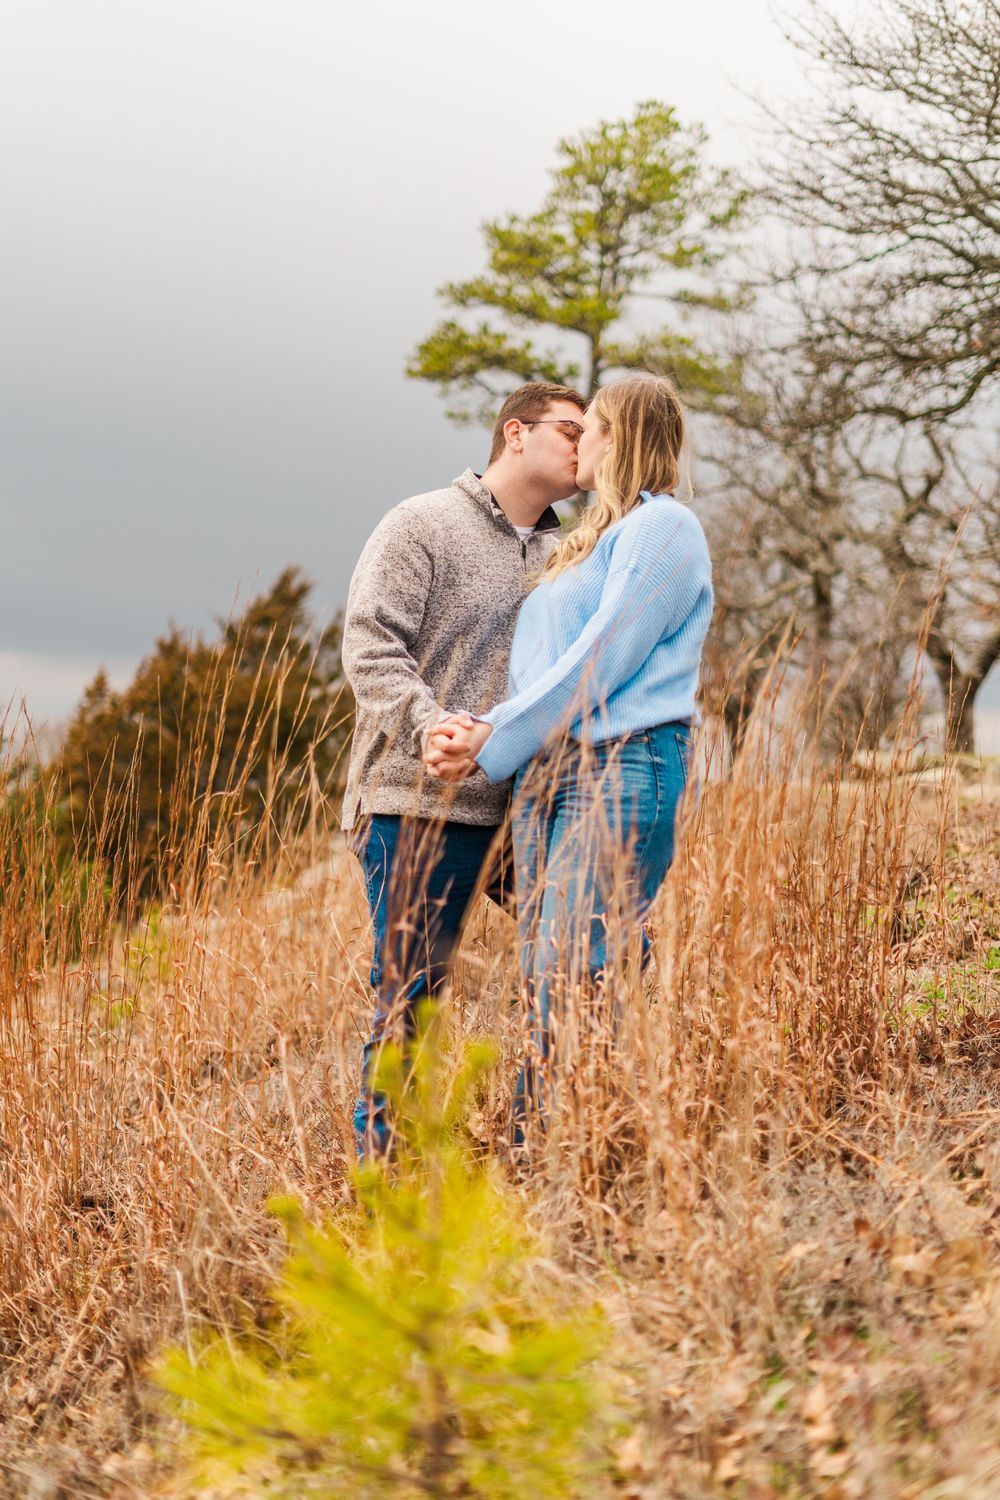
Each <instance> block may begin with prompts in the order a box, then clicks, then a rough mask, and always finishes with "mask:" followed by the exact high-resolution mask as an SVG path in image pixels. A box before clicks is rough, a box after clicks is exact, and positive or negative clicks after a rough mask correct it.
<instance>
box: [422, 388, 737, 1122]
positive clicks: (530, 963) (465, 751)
mask: <svg viewBox="0 0 1000 1500" xmlns="http://www.w3.org/2000/svg"><path fill="white" fill-rule="evenodd" d="M683 444H684V418H683V414H682V411H681V406H680V402H679V401H678V399H677V395H676V392H675V391H674V390H673V387H672V386H671V385H670V383H669V382H668V381H666V380H663V379H658V378H657V379H654V378H650V377H635V378H630V379H627V380H621V381H617V382H615V383H614V384H612V385H609V386H606V387H605V388H604V389H602V390H600V391H598V393H597V395H596V396H595V397H594V400H593V401H592V403H591V405H590V407H589V409H588V411H587V413H586V415H585V417H584V421H583V434H582V436H581V438H580V442H579V452H578V460H577V473H576V479H577V484H578V486H579V487H580V489H582V490H590V489H593V490H594V491H595V499H594V502H593V504H592V505H591V506H590V507H589V508H588V509H587V510H586V511H585V512H584V515H583V516H582V518H581V520H580V523H579V525H578V526H577V527H576V528H575V530H574V531H572V532H571V533H570V534H569V535H568V536H567V537H565V538H564V539H563V540H562V541H561V542H560V543H559V546H558V547H557V549H556V551H555V552H554V553H553V554H552V556H551V557H550V559H549V561H548V562H547V563H546V565H545V567H544V569H543V570H542V572H541V574H540V575H539V578H538V580H537V582H536V584H535V586H534V588H533V589H532V591H531V593H530V594H529V595H528V597H527V598H526V600H525V602H524V604H523V606H522V608H521V612H520V614H519V616H518V622H517V629H516V632H515V635H514V644H513V649H512V653H511V661H510V675H509V684H508V685H509V696H508V698H507V699H506V701H505V702H503V703H500V704H498V705H497V707H496V708H494V709H492V710H491V711H490V712H489V713H487V714H484V715H482V716H481V717H479V718H477V719H472V718H470V717H468V716H464V717H463V718H462V720H451V721H449V722H448V723H446V724H442V725H440V726H438V728H437V729H436V730H435V731H434V733H433V734H432V735H431V737H430V739H429V741H428V748H427V756H426V761H427V769H428V771H429V772H430V774H432V775H435V776H439V777H442V778H444V779H448V780H458V779H460V778H462V777H464V776H468V775H471V774H472V773H473V772H474V771H475V770H476V769H477V766H478V768H480V769H481V770H482V771H484V772H485V774H486V775H487V777H488V778H489V779H490V781H503V780H505V779H506V778H507V777H509V776H511V775H515V776H516V781H515V794H514V807H513V835H514V854H515V863H516V872H517V890H518V908H519V913H520V917H519V921H520V926H521V937H522V945H523V949H522V957H523V963H524V967H525V979H526V982H527V986H528V994H529V1000H530V1004H531V1008H532V1038H533V1051H534V1054H535V1056H534V1059H533V1060H529V1066H527V1067H526V1068H525V1069H524V1070H522V1074H521V1079H520V1082H519V1085H518V1093H517V1097H516V1101H515V1110H516V1113H517V1114H518V1115H520V1116H523V1113H524V1111H525V1109H526V1106H527V1104H528V1102H529V1101H530V1100H534V1101H535V1102H536V1103H538V1102H539V1100H538V1077H537V1064H538V1062H539V1061H540V1060H544V1059H545V1058H547V1057H548V1056H549V1052H550V1045H551V1039H552V1030H553V1025H552V1023H553V1020H554V1019H556V1018H557V1017H558V1016H559V1014H560V1001H562V1002H563V1003H565V996H566V992H567V987H568V986H572V987H574V991H575V992H579V988H580V987H581V986H584V987H586V981H587V979H588V977H589V980H590V981H591V983H592V984H594V985H600V983H601V982H602V980H603V979H604V977H605V975H606V974H610V973H611V972H612V971H613V965H614V964H616V963H619V962H621V960H622V957H623V954H624V951H625V948H626V947H627V945H628V941H629V937H630V934H632V933H635V932H636V931H637V930H640V924H641V922H642V919H643V918H644V917H645V915H646V913H647V912H648V910H649V908H650V905H651V904H652V901H653V898H654V897H655V895H656V892H657V890H658V889H659V886H660V884H661V882H662V880H663V877H664V875H665V874H666V872H667V869H668V867H669V865H670V862H671V859H672V857H673V851H674V822H675V816H676V812H677V805H678V802H679V801H680V798H681V795H682V793H683V791H684V787H685V785H686V781H687V774H688V771H687V767H688V749H689V738H690V733H691V726H692V725H693V724H695V723H697V718H698V716H697V709H696V707H695V696H696V691H697V687H698V674H699V666H700V660H701V651H702V646H703V643H704V640H705V635H706V632H707V630H708V624H709V620H710V617H711V613H712V583H711V563H710V561H709V555H708V547H707V545H706V542H705V536H704V533H703V531H702V529H701V526H700V525H699V523H698V521H697V519H696V517H695V516H694V514H693V513H692V512H691V511H690V510H689V509H687V508H686V507H685V506H683V505H681V504H680V503H679V502H678V501H677V500H676V499H675V498H674V495H673V492H674V490H675V489H676V488H677V483H678V480H679V477H680V472H679V462H680V454H681V450H682V448H683ZM643 937H644V934H643Z"/></svg>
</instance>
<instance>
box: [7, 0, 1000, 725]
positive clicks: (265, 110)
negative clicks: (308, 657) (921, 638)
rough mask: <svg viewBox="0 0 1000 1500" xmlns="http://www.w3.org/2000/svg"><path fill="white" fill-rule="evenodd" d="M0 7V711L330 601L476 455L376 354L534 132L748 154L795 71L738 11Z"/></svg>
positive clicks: (116, 1) (495, 198)
mask: <svg viewBox="0 0 1000 1500" xmlns="http://www.w3.org/2000/svg"><path fill="white" fill-rule="evenodd" d="M847 4H848V0H843V3H842V4H835V8H836V9H838V10H841V11H845V9H846V7H847ZM795 8H796V7H795V4H794V3H792V4H790V5H789V6H788V9H790V10H792V11H794V10H795ZM0 19H2V28H3V32H4V40H3V45H2V47H0V202H2V203H3V233H2V235H0V288H2V294H3V303H4V318H3V339H2V341H0V517H2V528H3V529H2V535H3V543H2V547H0V713H2V710H3V706H4V705H5V704H7V703H9V702H11V701H12V700H13V701H15V702H16V701H17V700H18V699H19V698H20V697H22V696H23V697H24V699H25V701H26V703H27V706H28V709H29V711H30V712H31V714H32V715H33V716H34V717H35V718H36V719H41V720H44V719H58V718H60V717H62V716H64V715H66V714H67V713H68V712H69V711H70V710H71V709H72V707H73V705H74V703H75V701H76V699H77V698H78V696H79V694H80V692H81V690H82V689H83V687H84V686H85V684H86V683H87V682H88V681H89V680H90V679H91V678H92V677H93V675H94V673H95V671H96V670H97V668H98V667H99V666H103V667H105V668H106V669H107V670H108V672H109V674H110V676H111V678H112V680H113V681H115V682H118V683H124V682H125V681H127V680H128V677H129V675H130V673H131V671H132V670H133V668H134V666H135V664H136V663H137V662H138V660H139V659H140V658H141V657H142V656H143V655H144V654H146V653H147V652H148V651H149V650H150V649H151V647H152V645H153V643H154V641H155V638H156V636H157V635H158V634H159V633H161V632H162V631H163V630H165V629H166V628H167V626H168V625H169V624H170V623H171V622H173V623H176V624H177V625H179V626H181V627H182V628H185V629H187V628H194V629H210V628H211V627H212V622H213V620H214V619H215V618H216V617H217V616H221V615H225V614H227V613H228V612H229V611H230V609H231V608H232V607H233V606H234V604H236V603H237V601H239V600H240V599H246V598H247V597H248V596H250V595H252V594H254V593H256V592H259V591H260V590H261V589H263V588H264V587H266V586H267V585H268V584H269V583H270V582H271V581H273V579H274V578H275V577H276V576H277V574H278V573H279V572H280V570H281V569H282V568H283V567H284V566H285V565H286V564H288V563H297V564H299V565H300V566H302V567H303V568H304V569H305V571H306V572H307V574H308V575H309V576H310V577H311V578H312V579H313V580H314V583H315V590H314V594H313V604H314V608H315V610H316V612H317V613H318V614H319V615H320V616H324V615H326V616H328V615H329V614H331V613H332V612H333V611H335V610H336V609H337V608H339V607H340V606H341V605H342V604H343V602H344V598H345V596H346V589H347V584H348V580H349V578H350V574H351V571H352V568H353V566H354V563H355V561H356V558H357V555H358V553H359V551H360V549H361V546H362V544H363V542H364V540H365V538H366V536H367V535H368V533H369V532H370V530H371V529H372V527H373V526H374V525H375V523H376V522H377V520H378V519H379V517H380V516H381V515H383V514H384V513H385V511H386V510H387V509H388V508H389V507H390V506H391V505H393V504H395V503H396V502H397V501H398V500H400V499H402V498H403V497H404V496H406V495H408V494H414V493H418V492H420V491H422V490H426V489H431V488H435V487H437V486H438V485H441V484H446V483H448V482H449V481H450V480H451V479H452V478H453V477H454V475H455V474H457V473H458V472H460V471H461V470H462V469H463V468H465V467H466V465H467V464H471V465H472V466H473V467H481V466H482V465H483V463H484V462H485V446H486V435H485V434H484V433H483V432H482V431H481V430H479V429H475V428H472V429H468V428H467V429H456V428H454V427H452V426H451V425H450V424H449V423H448V421H447V420H446V418H445V416H444V412H443V408H442V403H441V401H440V399H439V398H438V396H437V395H436V394H435V393H434V392H433V391H432V390H431V389H430V388H428V387H426V386H424V385H422V384H420V383H418V382H414V381H411V380H407V379H406V378H405V376H404V374H403V367H404V364H405V362H406V358H407V356H408V354H409V353H410V351H411V350H412V349H413V347H414V346H415V344H416V343H417V342H418V341H419V339H420V338H421V337H422V336H423V335H424V334H426V333H427V332H428V331H429V330H430V329H431V327H432V326H433V325H434V323H435V322H436V320H437V318H438V316H439V315H440V311H441V309H440V305H439V304H438V303H437V302H436V300H435V288H437V287H438V286H440V285H441V284H442V283H443V282H445V281H447V280H449V279H453V278H462V277H465V276H469V275H472V274H475V273H476V272H477V271H478V270H479V269H480V268H481V266H482V248H481V240H480V234H479V226H480V224H481V223H482V222H483V220H485V219H487V218H489V217H493V216H495V215H497V214H499V213H501V212H503V211H505V210H515V211H523V212H527V211H530V210H531V209H532V208H534V207H535V206H536V205H537V203H538V200H539V199H540V197H541V196H542V194H543V193H544V191H545V187H546V183H547V173H548V170H549V168H550V167H551V165H552V163H553V160H554V147H555V144H556V142H557V140H558V139H559V138H560V137H561V136H564V135H567V134H572V133H574V132H576V131H579V130H581V129H584V128H587V127H588V126H592V125H594V124H596V122H597V121H599V120H601V119H603V118H616V117H620V116H623V115H626V114H628V113H629V112H630V111H631V110H632V109H633V107H634V105H635V104H636V103H637V102H638V101H640V100H642V99H646V98H659V99H664V100H666V101H667V102H669V103H671V104H673V105H674V106H675V107H676V109H677V110H678V112H679V115H680V117H681V119H682V120H683V121H685V122H696V121H700V122H701V123H703V124H704V125H705V126H706V127H707V129H708V131H709V135H710V141H711V147H710V149H711V155H712V157H713V159H714V160H716V161H717V162H719V163H733V164H735V165H745V164H748V163H749V162H750V161H752V159H753V156H754V153H755V151H756V149H757V138H756V135H755V127H754V124H753V121H754V118H755V109H754V105H753V103H752V99H751V98H749V97H747V96H748V95H749V96H756V97H758V98H760V99H763V100H766V101H767V102H769V103H774V102H776V101H777V100H779V99H790V98H793V97H794V96H795V95H796V93H797V92H799V90H800V88H801V82H800V78H799V67H800V64H799V60H798V58H797V56H796V54H795V53H794V52H793V51H792V50H791V49H790V48H789V47H788V46H787V44H786V43H785V42H784V41H783V39H782V36H781V32H780V29H779V26H778V24H777V23H776V21H775V19H774V16H773V14H772V11H771V10H770V8H769V6H768V4H767V3H765V0H706V3H703V4H701V5H696V6H689V5H673V4H666V5H665V4H663V3H662V0H660V3H657V0H616V3H615V4H614V5H608V4H606V3H603V4H599V3H595V0H577V3H576V4H574V5H571V6H565V5H555V4H552V3H549V4H544V3H539V0H534V3H525V0H510V3H507V4H505V5H503V6H499V5H496V4H491V5H484V4H481V3H478V0H421V3H420V4H419V5H414V4H412V0H406V3H404V0H382V3H381V4H379V5H377V6H363V5H359V4H350V5H348V4H346V3H341V0H86V3H81V0H0ZM996 697H997V701H998V702H1000V692H998V693H997V694H996Z"/></svg>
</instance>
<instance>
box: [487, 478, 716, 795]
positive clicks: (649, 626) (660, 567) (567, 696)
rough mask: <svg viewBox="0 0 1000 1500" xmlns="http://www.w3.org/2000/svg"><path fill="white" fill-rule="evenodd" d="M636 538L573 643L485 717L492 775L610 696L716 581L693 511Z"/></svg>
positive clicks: (506, 772)
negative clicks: (516, 692) (541, 672)
mask: <svg viewBox="0 0 1000 1500" xmlns="http://www.w3.org/2000/svg"><path fill="white" fill-rule="evenodd" d="M632 540H633V543H634V545H633V546H632V547H631V549H630V550H629V551H628V552H627V553H625V552H624V549H622V550H623V554H624V555H623V556H622V558H621V560H620V561H618V560H617V559H616V560H615V561H614V562H613V563H612V567H611V570H610V571H609V573H608V576H607V578H606V579H605V582H604V588H603V590H602V593H601V600H600V604H599V606H598V609H597V611H596V612H595V614H594V615H592V616H591V618H590V619H589V620H588V621H587V623H586V625H585V626H584V628H583V630H582V631H581V632H580V634H579V636H578V637H577V639H576V640H575V641H574V642H573V644H572V645H571V646H569V647H568V649H567V650H566V651H564V652H563V654H562V656H560V657H559V659H558V661H556V662H554V663H553V665H552V666H551V667H550V668H549V669H548V671H547V672H545V673H543V675H542V676H541V677H540V678H538V680H537V681H536V682H534V683H532V684H531V686H530V687H528V688H526V689H525V690H524V692H522V693H518V694H517V696H516V697H514V698H510V699H508V700H507V702H505V703H501V704H498V706H497V707H496V708H494V709H491V710H490V712H489V713H487V714H483V715H481V716H480V717H481V719H482V721H483V722H484V723H487V724H489V725H490V726H491V728H492V733H491V734H490V735H489V737H488V738H487V739H486V741H485V743H484V744H483V745H482V747H481V748H480V749H479V753H478V755H477V756H476V759H477V760H478V762H479V765H480V766H481V767H482V769H483V770H484V771H485V772H486V775H487V776H488V777H489V779H490V781H504V780H506V778H507V777H508V776H511V775H512V774H513V773H514V772H515V771H516V770H517V769H518V768H519V767H520V766H523V765H525V764H526V763H527V762H528V761H529V760H530V759H531V757H532V756H533V755H536V754H537V753H538V751H539V750H540V749H541V748H542V746H543V745H544V744H545V743H546V741H547V740H548V739H550V738H551V736H552V735H553V734H555V733H557V732H559V731H560V730H562V731H566V730H568V728H569V726H570V725H571V724H572V723H574V722H575V721H576V720H577V719H579V718H582V717H584V716H586V715H587V714H588V713H591V712H592V711H593V710H594V709H595V708H597V707H599V706H600V705H601V704H602V703H605V702H607V700H608V698H610V697H611V695H612V694H613V693H614V692H616V691H617V689H618V688H620V687H622V686H623V685H624V684H625V683H626V682H628V681H629V679H630V678H632V677H634V676H635V674H636V672H637V671H638V670H639V668H640V667H641V666H642V664H643V662H644V661H645V660H646V658H647V657H648V656H649V654H650V652H651V651H652V649H653V647H654V646H656V645H657V644H658V643H659V641H661V640H662V639H663V638H664V637H665V636H669V635H672V634H673V633H674V631H676V630H678V629H679V628H680V626H681V625H682V624H683V622H684V620H685V619H686V618H687V616H688V614H689V613H690V612H691V609H692V608H693V607H694V604H695V601H696V600H697V598H698V596H699V594H700V593H701V591H702V590H703V589H704V588H705V587H706V586H707V585H710V583H711V564H710V562H709V557H708V548H707V546H706V544H705V537H704V533H703V532H702V529H701V526H700V524H699V522H698V520H697V518H696V517H695V516H694V515H693V514H692V513H691V512H690V511H687V510H682V509H680V508H679V507H678V508H677V509H676V510H675V509H674V508H673V507H671V512H670V514H669V515H668V516H665V517H664V518H662V519H660V518H659V517H657V519H656V521H655V522H653V524H648V525H646V526H644V527H642V528H637V535H636V536H635V537H634V538H633V539H632ZM640 549H641V550H640ZM617 550H618V549H617V548H616V551H617Z"/></svg>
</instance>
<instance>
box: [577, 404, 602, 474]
mask: <svg viewBox="0 0 1000 1500" xmlns="http://www.w3.org/2000/svg"><path fill="white" fill-rule="evenodd" d="M610 447H611V433H610V431H609V430H608V428H607V427H605V425H604V423H603V422H602V421H601V418H600V417H599V416H598V414H597V411H596V409H595V404H594V402H593V401H592V402H591V403H590V406H589V407H588V408H587V410H586V411H585V412H584V414H583V436H582V437H581V439H580V444H579V447H578V448H577V450H576V487H577V489H578V490H592V489H593V488H594V470H595V469H596V468H597V465H598V464H599V463H600V461H601V459H602V458H603V457H604V455H605V453H607V451H608V449H609V448H610Z"/></svg>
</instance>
